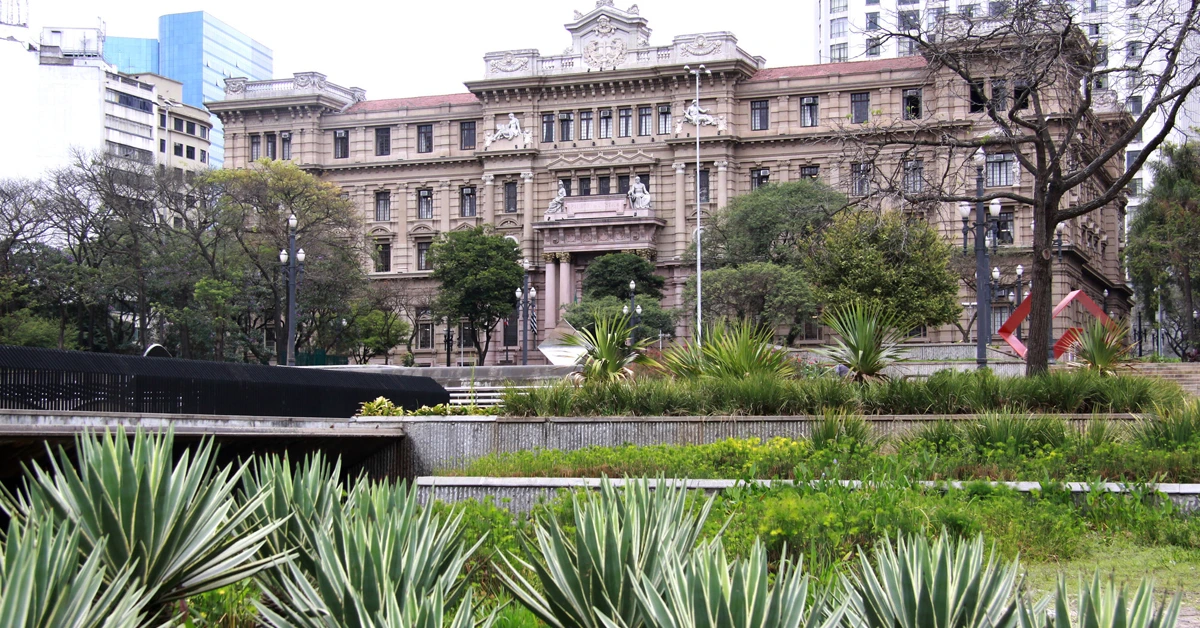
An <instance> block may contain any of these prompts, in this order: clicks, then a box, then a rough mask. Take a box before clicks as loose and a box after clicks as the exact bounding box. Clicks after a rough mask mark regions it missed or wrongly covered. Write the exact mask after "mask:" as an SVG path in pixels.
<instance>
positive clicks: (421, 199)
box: [417, 188, 433, 220]
mask: <svg viewBox="0 0 1200 628" xmlns="http://www.w3.org/2000/svg"><path fill="white" fill-rule="evenodd" d="M430 218H433V190H431V189H429V188H425V189H421V190H417V219H418V220H429V219H430Z"/></svg>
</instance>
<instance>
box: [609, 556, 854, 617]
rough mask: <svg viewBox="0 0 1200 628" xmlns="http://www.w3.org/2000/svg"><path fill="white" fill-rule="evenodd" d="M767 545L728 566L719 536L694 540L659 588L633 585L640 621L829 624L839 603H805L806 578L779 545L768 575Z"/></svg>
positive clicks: (839, 611)
mask: <svg viewBox="0 0 1200 628" xmlns="http://www.w3.org/2000/svg"><path fill="white" fill-rule="evenodd" d="M768 563H769V560H768V558H767V549H766V547H765V546H764V545H763V544H762V543H761V542H760V541H758V540H755V542H754V547H753V548H752V549H751V550H750V556H749V557H748V558H747V559H746V560H744V561H740V562H734V563H733V564H730V563H729V561H728V560H727V559H726V557H725V548H724V547H723V546H722V544H721V540H720V539H716V540H714V541H710V542H707V543H702V544H700V545H699V546H698V547H697V548H696V549H695V551H694V552H693V553H692V555H691V557H690V559H689V560H688V561H687V562H676V563H673V564H670V565H668V566H667V567H666V569H665V570H664V572H663V583H662V587H658V586H655V585H654V583H652V582H650V581H649V579H647V578H643V580H642V583H641V585H640V586H639V587H637V589H636V591H637V595H638V601H639V603H640V604H641V607H642V613H643V616H644V617H645V618H646V625H647V626H651V627H654V628H833V627H834V626H837V625H839V624H840V623H841V621H842V615H843V612H844V607H839V608H837V609H836V610H832V611H830V610H829V609H828V608H827V607H826V604H825V599H824V597H823V596H822V597H820V598H818V599H817V601H816V603H815V604H814V605H813V606H812V607H809V605H808V584H809V577H808V576H807V575H805V574H804V572H803V570H802V569H801V567H800V562H799V561H798V562H796V563H795V564H793V563H792V562H791V560H789V559H788V558H787V548H786V547H785V548H784V551H783V559H782V560H781V561H780V563H779V571H778V572H777V573H776V575H775V578H774V579H772V578H771V577H770V574H769V573H768V569H767V567H768ZM600 619H601V621H602V622H604V625H605V626H606V627H607V628H629V626H628V624H625V623H624V622H623V621H622V620H621V619H620V618H617V619H616V620H611V619H608V618H606V617H603V616H602V617H601V618H600Z"/></svg>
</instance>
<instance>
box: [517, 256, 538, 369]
mask: <svg viewBox="0 0 1200 628" xmlns="http://www.w3.org/2000/svg"><path fill="white" fill-rule="evenodd" d="M536 298H537V288H531V287H529V275H528V274H527V275H525V289H524V290H522V289H521V288H517V303H518V304H519V308H518V309H520V315H521V365H522V366H524V365H526V364H529V312H530V302H531V301H533V300H534V299H536Z"/></svg>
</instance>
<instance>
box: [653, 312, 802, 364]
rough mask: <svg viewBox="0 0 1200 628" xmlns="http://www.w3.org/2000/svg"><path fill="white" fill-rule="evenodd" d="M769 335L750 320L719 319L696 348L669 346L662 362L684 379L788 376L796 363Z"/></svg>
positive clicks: (768, 331)
mask: <svg viewBox="0 0 1200 628" xmlns="http://www.w3.org/2000/svg"><path fill="white" fill-rule="evenodd" d="M772 337H773V334H772V332H771V330H770V329H769V328H766V327H761V326H758V325H755V324H753V323H751V322H750V321H746V320H738V321H733V322H728V321H721V322H719V323H717V324H716V325H713V326H711V327H710V328H709V329H708V330H707V331H706V332H705V336H704V338H705V340H704V342H703V343H701V344H700V346H699V347H697V346H696V344H695V343H686V344H682V345H677V346H675V347H672V348H671V349H669V350H668V351H667V352H666V353H665V354H664V356H663V365H664V367H665V368H666V370H667V371H668V372H670V373H671V374H672V375H675V376H676V377H686V378H693V377H698V376H701V375H704V376H712V377H750V376H754V375H774V376H780V377H789V376H791V375H793V374H794V373H795V372H796V362H795V360H793V359H792V358H791V356H789V355H788V352H787V351H786V350H784V349H779V348H776V347H775V346H774V345H773V344H772V342H771V341H772Z"/></svg>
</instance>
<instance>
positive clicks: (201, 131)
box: [200, 125, 208, 139]
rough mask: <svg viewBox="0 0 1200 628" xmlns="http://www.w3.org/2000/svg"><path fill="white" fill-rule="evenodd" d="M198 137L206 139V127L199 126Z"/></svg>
mask: <svg viewBox="0 0 1200 628" xmlns="http://www.w3.org/2000/svg"><path fill="white" fill-rule="evenodd" d="M200 137H202V138H204V139H208V127H206V126H204V125H200Z"/></svg>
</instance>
